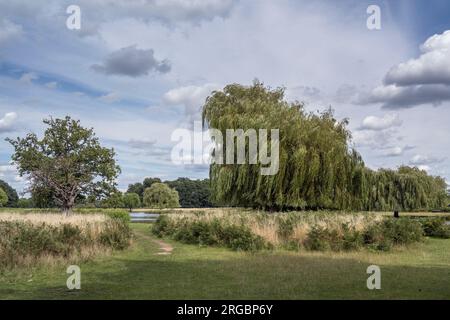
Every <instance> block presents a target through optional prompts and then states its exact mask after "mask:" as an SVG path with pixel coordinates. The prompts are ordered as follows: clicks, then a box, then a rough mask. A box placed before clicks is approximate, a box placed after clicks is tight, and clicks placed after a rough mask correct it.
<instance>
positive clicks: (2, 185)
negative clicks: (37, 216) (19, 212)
mask: <svg viewBox="0 0 450 320" xmlns="http://www.w3.org/2000/svg"><path fill="white" fill-rule="evenodd" d="M0 189H3V191H5V192H6V195H7V196H8V203H6V205H5V206H6V207H16V206H17V201H18V200H19V196H18V195H17V191H16V190H15V189H14V188H13V187H11V186H10V185H9V184H8V183H7V182H5V181H3V180H0Z"/></svg>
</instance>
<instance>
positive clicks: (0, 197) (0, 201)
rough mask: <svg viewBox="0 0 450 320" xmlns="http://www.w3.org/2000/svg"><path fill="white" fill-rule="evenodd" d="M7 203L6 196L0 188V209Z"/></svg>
mask: <svg viewBox="0 0 450 320" xmlns="http://www.w3.org/2000/svg"><path fill="white" fill-rule="evenodd" d="M7 203H8V195H7V194H6V192H5V191H3V189H2V188H0V207H4V206H5V205H6V204H7Z"/></svg>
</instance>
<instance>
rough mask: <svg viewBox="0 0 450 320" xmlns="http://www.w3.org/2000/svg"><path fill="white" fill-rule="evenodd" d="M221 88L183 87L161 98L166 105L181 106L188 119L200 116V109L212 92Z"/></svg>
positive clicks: (206, 85) (208, 85)
mask: <svg viewBox="0 0 450 320" xmlns="http://www.w3.org/2000/svg"><path fill="white" fill-rule="evenodd" d="M220 88H221V87H220V86H219V85H217V84H212V83H209V84H204V85H202V86H185V87H179V88H175V89H172V90H170V91H168V92H166V93H165V94H164V96H163V102H164V103H165V104H167V105H183V106H184V107H185V113H186V116H188V117H195V116H198V115H199V114H200V110H201V107H202V106H203V104H204V103H205V99H206V97H208V96H209V95H210V94H211V93H212V92H213V91H214V90H219V89H220Z"/></svg>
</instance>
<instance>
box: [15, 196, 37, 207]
mask: <svg viewBox="0 0 450 320" xmlns="http://www.w3.org/2000/svg"><path fill="white" fill-rule="evenodd" d="M17 207H18V208H33V207H34V203H33V200H32V199H27V198H20V199H19V201H17Z"/></svg>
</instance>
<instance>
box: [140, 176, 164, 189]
mask: <svg viewBox="0 0 450 320" xmlns="http://www.w3.org/2000/svg"><path fill="white" fill-rule="evenodd" d="M154 183H161V179H160V178H145V179H144V182H143V183H142V184H143V187H144V190H145V189H147V188H150V187H151V186H152V185H153V184H154Z"/></svg>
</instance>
